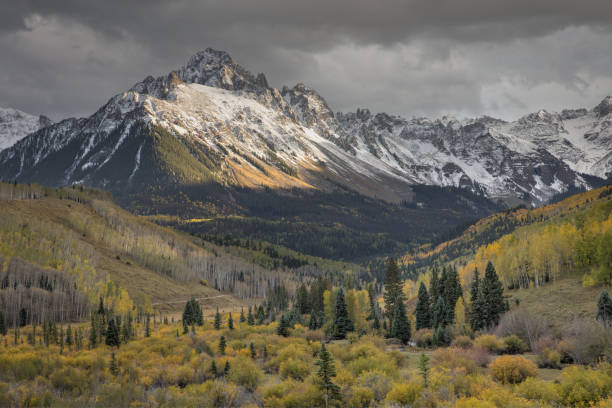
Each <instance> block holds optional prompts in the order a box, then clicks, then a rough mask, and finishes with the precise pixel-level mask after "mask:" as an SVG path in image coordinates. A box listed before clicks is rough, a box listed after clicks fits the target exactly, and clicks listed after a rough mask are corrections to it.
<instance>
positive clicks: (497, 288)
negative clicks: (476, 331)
mask: <svg viewBox="0 0 612 408" xmlns="http://www.w3.org/2000/svg"><path fill="white" fill-rule="evenodd" d="M479 286H482V295H483V298H484V303H483V305H482V306H483V310H482V323H483V324H482V327H492V326H495V325H496V324H497V323H499V318H500V316H501V315H502V314H503V313H504V312H505V311H506V304H505V302H504V288H503V286H502V284H501V282H500V281H499V277H498V276H497V273H496V272H495V268H494V267H493V264H492V263H491V262H489V263H488V264H487V269H486V271H485V276H484V277H483V279H482V281H481V282H480V285H479Z"/></svg>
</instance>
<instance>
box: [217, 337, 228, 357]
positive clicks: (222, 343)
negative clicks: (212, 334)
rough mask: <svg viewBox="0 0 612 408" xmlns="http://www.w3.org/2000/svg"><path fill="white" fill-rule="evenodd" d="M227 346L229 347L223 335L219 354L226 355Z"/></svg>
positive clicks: (220, 340) (220, 339)
mask: <svg viewBox="0 0 612 408" xmlns="http://www.w3.org/2000/svg"><path fill="white" fill-rule="evenodd" d="M225 347H227V342H226V341H225V336H223V335H221V337H220V338H219V347H218V350H219V354H221V355H224V354H225Z"/></svg>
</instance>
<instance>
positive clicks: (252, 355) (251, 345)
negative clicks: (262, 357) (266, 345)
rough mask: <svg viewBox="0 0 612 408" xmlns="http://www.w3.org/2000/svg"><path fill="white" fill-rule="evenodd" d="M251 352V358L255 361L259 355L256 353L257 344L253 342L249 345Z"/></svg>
mask: <svg viewBox="0 0 612 408" xmlns="http://www.w3.org/2000/svg"><path fill="white" fill-rule="evenodd" d="M249 350H250V351H251V358H253V359H254V358H255V357H257V353H256V352H255V344H253V342H251V343H250V344H249Z"/></svg>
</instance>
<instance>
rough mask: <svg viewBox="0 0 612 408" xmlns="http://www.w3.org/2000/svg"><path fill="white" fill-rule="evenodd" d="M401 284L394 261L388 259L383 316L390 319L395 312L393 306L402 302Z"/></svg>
mask: <svg viewBox="0 0 612 408" xmlns="http://www.w3.org/2000/svg"><path fill="white" fill-rule="evenodd" d="M402 287H403V283H402V279H401V277H400V273H399V269H398V268H397V264H396V263H395V259H393V258H389V264H388V265H387V274H386V276H385V293H384V299H385V314H386V316H387V317H388V318H389V319H391V318H393V313H394V311H395V305H396V304H397V303H398V302H402V301H403V300H404V292H403V291H402Z"/></svg>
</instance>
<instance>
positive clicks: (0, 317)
mask: <svg viewBox="0 0 612 408" xmlns="http://www.w3.org/2000/svg"><path fill="white" fill-rule="evenodd" d="M6 333H7V330H6V322H5V321H4V313H2V311H1V310H0V335H2V336H6Z"/></svg>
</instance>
